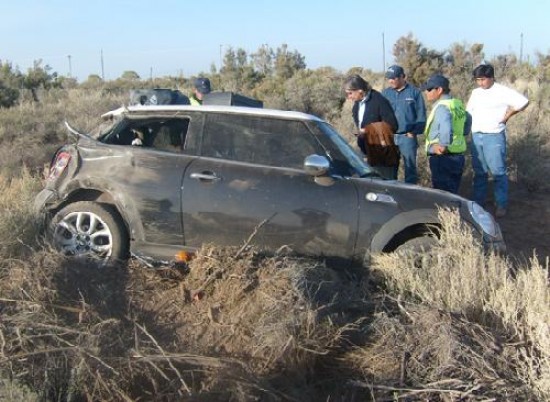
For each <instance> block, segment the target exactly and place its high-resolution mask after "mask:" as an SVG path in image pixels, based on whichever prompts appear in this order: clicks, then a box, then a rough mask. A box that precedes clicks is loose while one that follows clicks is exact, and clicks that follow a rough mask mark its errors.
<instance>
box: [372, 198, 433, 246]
mask: <svg viewBox="0 0 550 402" xmlns="http://www.w3.org/2000/svg"><path fill="white" fill-rule="evenodd" d="M438 223H439V218H438V212H437V210H436V209H414V210H412V211H406V212H401V213H399V214H397V215H396V216H394V217H393V218H391V219H390V220H389V221H387V222H386V223H385V224H383V225H382V226H381V227H380V229H379V230H378V232H377V233H376V235H375V236H374V237H373V238H372V241H371V243H370V247H369V248H370V251H371V252H373V253H376V252H382V251H383V250H384V248H385V247H386V246H387V245H388V244H389V243H390V241H391V240H392V239H393V238H394V237H395V236H396V235H397V234H398V233H400V232H402V231H403V230H405V229H407V228H408V227H411V226H414V225H419V224H420V225H423V226H425V225H427V224H428V225H429V224H438Z"/></svg>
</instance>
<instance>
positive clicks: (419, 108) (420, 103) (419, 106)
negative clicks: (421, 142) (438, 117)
mask: <svg viewBox="0 0 550 402" xmlns="http://www.w3.org/2000/svg"><path fill="white" fill-rule="evenodd" d="M415 105H416V122H415V124H414V126H413V129H412V133H413V134H415V135H419V134H422V133H423V132H424V128H425V127H426V104H425V103H424V97H423V96H422V92H420V91H416V99H415Z"/></svg>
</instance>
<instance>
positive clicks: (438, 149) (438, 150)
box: [432, 144, 447, 155]
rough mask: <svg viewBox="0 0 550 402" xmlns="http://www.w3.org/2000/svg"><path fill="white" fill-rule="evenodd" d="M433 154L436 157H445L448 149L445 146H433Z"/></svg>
mask: <svg viewBox="0 0 550 402" xmlns="http://www.w3.org/2000/svg"><path fill="white" fill-rule="evenodd" d="M432 152H433V153H434V154H435V155H443V154H445V153H447V147H444V146H443V145H439V144H433V145H432Z"/></svg>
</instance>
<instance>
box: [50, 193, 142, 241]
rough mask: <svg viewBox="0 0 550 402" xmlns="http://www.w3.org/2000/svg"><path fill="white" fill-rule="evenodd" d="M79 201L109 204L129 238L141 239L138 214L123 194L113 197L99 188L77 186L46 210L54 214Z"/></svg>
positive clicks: (140, 225)
mask: <svg viewBox="0 0 550 402" xmlns="http://www.w3.org/2000/svg"><path fill="white" fill-rule="evenodd" d="M81 201H90V202H97V203H99V204H105V205H108V206H110V208H111V209H112V210H113V212H114V213H116V214H117V215H118V216H119V217H120V220H121V221H122V223H123V225H124V226H125V227H126V230H127V233H128V235H129V237H130V240H131V241H132V240H135V239H143V238H144V230H143V225H142V223H141V221H140V220H139V214H138V213H137V210H136V209H135V208H134V206H133V203H131V202H129V201H128V200H126V199H125V197H124V196H121V197H114V196H113V194H111V193H110V192H107V191H104V190H99V189H97V188H93V187H90V188H88V187H79V188H76V189H75V190H74V191H72V192H71V193H70V194H68V195H67V196H66V197H64V199H63V201H62V202H61V203H59V204H58V205H56V206H55V208H52V209H50V210H49V211H48V213H49V214H50V216H52V217H53V216H54V215H55V214H56V213H57V212H59V211H60V210H61V209H63V208H65V207H66V206H67V205H69V204H73V203H75V202H81Z"/></svg>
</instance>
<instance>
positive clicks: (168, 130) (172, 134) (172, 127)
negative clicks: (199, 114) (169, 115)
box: [149, 119, 189, 153]
mask: <svg viewBox="0 0 550 402" xmlns="http://www.w3.org/2000/svg"><path fill="white" fill-rule="evenodd" d="M188 127H189V120H180V119H173V120H168V121H165V122H163V123H161V124H159V125H158V126H157V127H154V128H153V129H152V132H151V142H150V145H149V146H150V147H152V148H155V149H159V150H163V151H168V152H177V153H179V152H182V151H183V147H184V144H185V138H186V136H187V128H188Z"/></svg>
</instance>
